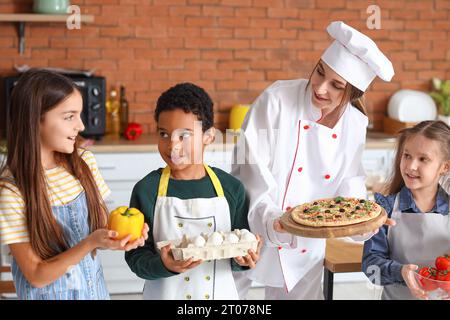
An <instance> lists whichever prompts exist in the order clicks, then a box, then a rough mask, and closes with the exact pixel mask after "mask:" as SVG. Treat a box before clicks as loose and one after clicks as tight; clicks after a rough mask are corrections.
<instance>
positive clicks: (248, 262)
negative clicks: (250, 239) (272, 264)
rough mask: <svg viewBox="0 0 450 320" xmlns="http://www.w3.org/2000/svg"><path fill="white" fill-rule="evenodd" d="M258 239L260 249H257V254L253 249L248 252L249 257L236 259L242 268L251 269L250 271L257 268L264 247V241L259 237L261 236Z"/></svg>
mask: <svg viewBox="0 0 450 320" xmlns="http://www.w3.org/2000/svg"><path fill="white" fill-rule="evenodd" d="M256 239H257V240H258V247H257V248H256V252H254V251H253V250H252V249H250V250H248V255H246V256H244V257H236V258H234V261H236V263H237V264H238V265H240V266H242V267H250V269H253V268H254V267H256V262H258V260H259V257H260V252H261V246H262V242H263V241H262V239H261V237H260V236H259V234H257V235H256Z"/></svg>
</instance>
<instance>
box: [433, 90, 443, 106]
mask: <svg viewBox="0 0 450 320" xmlns="http://www.w3.org/2000/svg"><path fill="white" fill-rule="evenodd" d="M430 96H431V97H432V98H433V99H434V100H435V101H436V102H437V103H438V104H441V103H443V102H444V99H445V97H444V96H443V95H442V94H441V93H439V92H430Z"/></svg>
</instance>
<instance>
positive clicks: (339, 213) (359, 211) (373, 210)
mask: <svg viewBox="0 0 450 320" xmlns="http://www.w3.org/2000/svg"><path fill="white" fill-rule="evenodd" d="M381 212H382V208H381V206H380V205H378V204H377V203H375V202H373V201H370V200H365V199H357V198H344V197H336V198H328V199H320V200H315V201H313V202H308V203H304V204H302V205H300V206H297V207H295V208H294V209H293V210H292V211H291V217H292V219H293V220H294V221H295V222H296V223H298V224H302V225H306V226H310V227H337V226H347V225H352V224H356V223H360V222H364V221H369V220H372V219H374V218H376V217H378V216H379V215H380V214H381Z"/></svg>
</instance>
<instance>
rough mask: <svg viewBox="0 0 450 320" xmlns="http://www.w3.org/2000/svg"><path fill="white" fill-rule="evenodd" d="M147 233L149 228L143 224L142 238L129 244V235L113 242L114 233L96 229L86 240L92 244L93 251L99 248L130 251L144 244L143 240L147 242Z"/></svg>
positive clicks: (115, 233) (115, 234)
mask: <svg viewBox="0 0 450 320" xmlns="http://www.w3.org/2000/svg"><path fill="white" fill-rule="evenodd" d="M148 231H149V227H148V225H147V223H145V224H144V228H143V229H142V237H140V238H139V239H136V240H135V241H133V242H131V243H128V241H130V238H131V235H130V234H129V235H128V236H126V237H125V238H123V239H122V240H114V237H116V236H117V232H116V231H114V230H108V229H97V230H95V231H94V232H92V233H91V234H90V235H89V236H88V238H87V240H88V241H89V242H90V243H91V244H92V246H93V249H97V248H100V249H110V250H124V251H130V250H133V249H136V248H137V247H141V246H143V245H144V244H145V240H147V238H148Z"/></svg>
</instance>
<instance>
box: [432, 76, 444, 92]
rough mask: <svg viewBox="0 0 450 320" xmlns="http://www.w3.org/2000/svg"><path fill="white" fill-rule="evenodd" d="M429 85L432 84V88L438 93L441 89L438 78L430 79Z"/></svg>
mask: <svg viewBox="0 0 450 320" xmlns="http://www.w3.org/2000/svg"><path fill="white" fill-rule="evenodd" d="M431 83H432V84H433V88H434V90H436V91H439V90H440V89H441V85H442V81H441V79H439V78H433V79H431Z"/></svg>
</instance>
